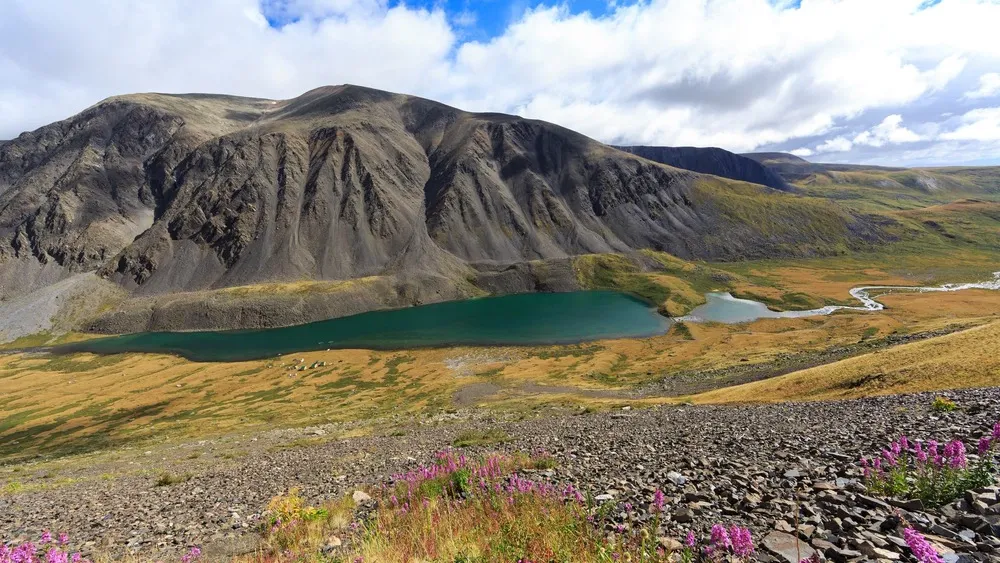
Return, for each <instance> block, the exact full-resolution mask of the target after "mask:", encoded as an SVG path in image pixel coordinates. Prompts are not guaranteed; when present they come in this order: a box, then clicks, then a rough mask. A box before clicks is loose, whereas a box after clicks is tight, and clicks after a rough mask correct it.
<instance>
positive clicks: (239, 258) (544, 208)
mask: <svg viewBox="0 0 1000 563" xmlns="http://www.w3.org/2000/svg"><path fill="white" fill-rule="evenodd" d="M998 270H1000V168H998V167H982V168H919V169H903V168H885V167H873V166H861V165H830V164H818V163H812V162H807V161H805V160H802V159H798V158H797V157H793V156H791V155H786V154H783V153H780V154H779V153H762V154H749V155H737V154H734V153H729V152H728V151H723V150H721V149H699V148H691V147H682V148H672V147H641V146H630V147H612V146H608V145H603V144H601V143H598V142H597V141H594V140H592V139H589V138H587V137H585V136H583V135H580V134H578V133H575V132H572V131H569V130H566V129H563V128H561V127H559V126H556V125H553V124H550V123H545V122H541V121H535V120H527V119H522V118H519V117H515V116H507V115H501V114H477V113H470V112H464V111H462V110H458V109H456V108H452V107H449V106H445V105H443V104H438V103H437V102H433V101H430V100H425V99H422V98H416V97H413V96H405V95H400V94H393V93H389V92H381V91H378V90H372V89H368V88H361V87H356V86H349V85H345V86H334V87H324V88H320V89H317V90H313V91H310V92H307V93H306V94H303V95H302V96H299V97H296V98H294V99H290V100H261V99H254V98H236V97H229V96H209V95H181V96H174V95H160V94H140V95H131V96H121V97H116V98H112V99H109V100H106V101H104V102H102V103H100V104H97V105H96V106H94V107H92V108H89V109H88V110H86V111H84V112H83V113H81V114H79V115H77V116H74V117H72V118H70V119H69V120H67V121H64V122H60V123H57V124H53V125H50V126H47V127H43V128H42V129H40V130H38V131H35V132H30V133H25V134H23V135H21V136H20V137H18V138H17V139H14V140H12V141H7V142H4V143H0V297H2V299H0V339H2V341H3V342H2V343H0V389H2V391H3V393H2V394H0V538H6V537H11V538H13V537H21V536H22V535H24V534H27V533H29V531H31V530H34V529H36V528H40V527H42V528H46V529H47V528H53V529H59V530H67V531H70V532H71V535H72V537H74V538H78V539H79V541H80V542H82V545H83V546H84V548H85V550H86V552H87V553H88V554H89V555H90V556H92V557H93V558H95V559H96V560H101V558H103V560H106V561H123V560H124V561H127V560H128V559H127V558H128V557H135V558H136V561H145V560H146V559H145V558H149V557H154V556H156V557H161V556H162V557H174V556H176V555H179V554H180V553H181V552H182V551H184V550H185V549H187V548H189V547H191V546H201V547H204V548H205V552H206V558H207V560H210V561H215V560H218V561H234V560H236V561H239V560H241V559H239V558H240V557H244V558H246V559H245V560H247V561H259V560H260V559H253V557H254V555H253V554H254V553H257V554H258V555H259V552H258V551H255V550H259V549H263V548H262V547H261V546H262V544H261V537H262V535H261V533H260V530H259V528H260V524H261V522H262V521H263V519H264V518H265V507H266V505H267V502H268V499H270V498H272V497H276V496H277V495H281V494H283V493H286V492H287V491H288V489H289V488H290V487H294V486H301V487H303V488H304V492H303V494H304V495H305V496H306V497H307V500H308V502H312V503H317V504H321V503H334V504H335V503H337V502H340V501H339V500H337V499H342V498H344V495H351V494H352V492H354V491H358V492H361V491H362V490H364V491H368V492H369V493H372V494H376V495H377V494H378V493H377V492H376V490H377V489H376V487H378V486H380V484H385V483H386V481H387V480H391V478H392V475H394V474H396V473H399V472H403V471H407V470H411V469H412V468H413V467H414V466H415V465H417V464H422V463H433V462H432V461H430V460H431V459H432V458H433V456H434V455H435V453H434V452H435V451H439V450H442V449H456V450H458V451H467V452H468V453H469V455H470V456H472V455H479V454H483V455H486V454H489V453H492V452H497V451H501V452H506V453H508V454H511V455H514V454H515V453H516V452H533V453H537V452H539V451H542V450H544V451H546V452H549V454H551V455H552V456H553V458H554V460H553V461H551V466H549V467H548V468H547V469H544V470H542V469H533V470H532V471H530V472H526V474H528V475H531V476H534V477H542V478H544V479H548V480H550V481H552V482H555V483H558V484H559V486H560V487H565V486H569V485H571V486H573V487H578V488H579V489H580V490H583V491H586V492H587V493H588V494H589V495H591V496H601V497H602V498H604V497H605V496H607V497H608V498H605V500H604V501H602V502H611V503H612V504H614V505H615V506H614V507H615V511H616V512H615V514H614V515H612V516H609V518H611V520H608V522H607V527H608V530H612V531H613V530H618V527H619V526H620V527H623V528H628V529H636V530H637V529H638V527H639V526H641V525H645V524H646V523H648V520H649V515H650V514H651V513H650V512H648V511H647V509H646V507H645V506H643V507H642V508H639V509H636V510H634V511H633V510H632V509H631V508H629V509H626V508H624V504H623V503H628V504H629V505H634V506H636V507H639V506H640V505H645V504H647V503H648V499H646V498H645V497H647V496H650V495H652V494H653V491H654V490H659V489H665V490H666V492H667V493H668V497H669V498H668V500H666V501H665V502H666V503H667V506H668V509H669V517H666V518H665V519H664V520H663V521H662V522H661V524H662V526H661V528H659V529H658V533H663V534H669V535H670V536H671V537H673V536H678V537H679V535H680V534H682V533H683V532H685V531H688V530H691V529H700V530H701V531H705V530H707V529H708V527H709V526H710V525H711V523H712V522H715V521H718V520H720V519H733V521H736V522H739V523H741V524H742V525H746V526H750V527H751V528H753V530H754V532H755V533H759V534H760V535H761V536H763V535H766V534H773V533H780V534H784V535H783V536H780V538H779V539H784V540H787V539H788V538H791V536H790V535H789V534H790V533H797V535H798V536H799V538H800V539H801V540H802V543H803V545H805V547H806V549H809V550H812V549H815V550H817V552H822V553H823V554H824V557H828V558H830V559H833V560H838V561H839V560H845V561H847V560H855V559H862V558H864V557H869V558H878V557H876V555H878V554H879V553H882V552H878V551H873V550H874V549H879V550H884V549H889V548H891V547H892V541H893V540H892V539H891V538H890V537H889V536H888V535H887V534H888V532H886V533H883V532H881V531H880V532H878V534H880V535H878V536H876V537H875V538H874V539H873V538H872V537H869V536H867V535H865V534H864V533H863V532H862V531H861V529H862V523H863V526H866V527H867V528H871V527H872V526H875V527H876V528H877V526H878V525H879V523H880V522H882V523H884V522H886V521H887V520H888V519H890V518H892V510H890V508H889V505H885V506H883V505H882V504H879V503H882V501H880V500H877V499H874V498H873V497H870V496H867V492H866V491H865V490H864V489H863V488H862V487H863V485H862V484H861V477H860V473H859V471H860V470H859V469H858V467H857V466H856V465H855V463H854V458H855V457H857V456H858V455H861V453H862V452H865V451H870V450H873V449H874V451H878V448H879V447H881V446H882V445H883V444H884V443H885V442H886V441H887V440H890V439H893V438H895V437H898V436H893V433H895V432H899V431H907V432H913V433H916V434H919V435H921V436H926V437H930V436H933V437H938V438H940V439H944V438H945V435H946V434H948V433H949V432H959V433H960V434H961V436H962V437H963V438H967V437H972V436H973V435H975V434H976V433H979V432H981V431H982V429H983V428H984V427H985V426H984V425H987V423H988V422H989V421H987V420H986V419H988V418H989V417H991V416H993V415H994V414H995V413H996V405H997V397H996V391H995V390H996V387H997V386H998V385H1000V348H998V346H1000V292H998V291H995V290H992V289H990V288H991V287H992V286H991V285H989V284H988V283H984V284H980V286H979V287H970V288H967V289H962V290H961V291H895V290H889V289H886V288H888V287H908V288H921V287H922V288H933V287H937V286H941V285H943V284H961V283H969V282H986V281H987V280H992V279H994V276H995V272H997V271H998ZM864 286H878V287H882V289H872V290H870V291H869V292H868V293H864V294H863V293H862V291H863V290H862V289H859V288H863V287H864ZM852 290H853V292H852ZM869 298H870V299H874V300H875V302H877V303H878V304H881V305H884V308H880V307H877V306H874V305H873V302H872V301H865V300H864V299H869ZM859 299H862V302H860V303H859ZM862 305H867V307H865V306H862ZM819 313H822V314H819ZM695 317H697V318H695ZM717 321H722V322H717ZM939 395H941V396H947V397H950V400H953V401H955V402H956V403H957V407H955V408H956V410H955V411H954V412H952V411H947V412H946V413H944V414H942V413H938V412H937V411H935V410H934V407H932V404H933V403H932V402H933V401H935V398H937V397H938V396H939ZM993 418H996V417H993ZM987 426H988V425H987ZM758 442H759V443H761V444H763V446H762V448H761V449H754V447H753V444H754V443H758ZM820 442H823V443H824V444H825V445H824V446H823V447H820V446H818V445H817V444H818V443H820ZM677 444H683V445H684V447H685V448H686V449H683V451H682V449H678V448H677V447H676V445H677ZM546 465H549V462H546ZM674 473H678V474H682V476H683V477H684V480H683V482H682V480H678V478H677V477H676V476H675V475H674ZM790 473H794V474H795V475H797V476H793V477H785V475H786V474H790ZM800 485H801V486H802V487H803V488H798V487H799V486H800ZM727 491H728V492H727ZM795 491H800V492H802V491H805V492H802V494H803V495H805V496H800V497H798V501H801V502H804V503H810V504H809V506H811V507H812V508H811V509H810V510H811V511H812V514H811V515H809V518H810V519H811V520H810V521H809V522H810V523H807V524H806V526H813V527H814V528H813V530H814V531H815V530H822V529H825V530H826V532H824V533H823V534H822V536H821V534H820V533H819V532H815V535H814V534H813V533H806V532H805V531H802V530H799V531H798V532H796V529H795V528H794V526H797V524H796V523H795V522H794V521H793V520H794V518H795V516H794V515H790V514H791V512H790V509H789V507H788V505H787V504H786V503H788V502H791V501H788V500H785V499H786V498H791V497H792V496H793V495H795V494H796V492H795ZM730 493H731V494H730ZM807 493H808V494H807ZM364 494H365V495H367V494H368V493H364ZM661 494H662V491H661ZM982 494H983V495H987V496H988V495H989V494H991V493H990V492H984V493H982ZM992 494H995V491H994V492H993V493H992ZM758 496H759V497H760V500H759V501H758V500H756V499H757V498H758ZM827 497H836V498H840V497H843V498H844V499H848V498H850V499H851V501H850V503H848V502H847V501H846V500H845V501H843V502H841V501H836V502H834V501H829V498H827ZM358 498H363V497H358ZM747 498H749V499H750V500H746V499H747ZM818 498H825V499H827V500H826V501H824V503H825V504H824V503H819V502H818V501H816V499H818ZM983 498H986V497H983ZM990 498H995V497H990ZM66 499H71V502H72V503H74V505H75V507H77V508H78V509H77V510H67V511H62V512H61V513H60V514H58V515H55V516H47V515H45V514H44V510H42V508H41V507H43V506H52V505H55V504H58V503H59V502H65V501H66ZM609 499H610V500H609ZM865 499H870V500H865ZM798 501H796V502H798ZM827 501H829V502H827ZM893 502H896V501H893ZM983 502H986V501H983ZM990 502H993V503H994V504H995V501H990ZM831 503H832V504H831ZM837 503H840V504H837ZM851 503H853V504H851ZM859 503H860V505H863V506H864V508H857V507H858V506H859ZM334 504H329V506H330V507H332V506H334ZM883 504H884V503H883ZM360 505H361V508H363V509H364V510H367V508H364V507H365V506H367V505H364V502H362V503H360ZM323 506H328V505H327V504H324V505H323ZM351 506H354V505H353V504H352V505H351ZM907 506H909V508H908V509H907V510H911V509H912V510H911V514H910V515H911V517H913V518H922V519H927V521H928V522H931V523H934V524H935V525H937V526H938V528H939V529H937V535H936V536H935V537H936V538H937V539H935V541H937V542H939V543H938V544H939V545H942V546H944V547H945V548H947V549H950V550H951V551H952V553H957V552H961V553H963V554H966V555H968V554H969V553H973V552H976V553H980V552H978V551H976V550H980V549H982V550H983V551H981V553H983V554H987V555H986V556H987V557H988V556H992V555H993V554H996V553H1000V545H995V544H996V543H997V542H995V541H993V540H991V539H989V538H988V536H989V534H988V533H987V532H986V531H985V530H986V529H987V528H988V526H987V528H984V527H983V524H982V523H981V522H979V521H978V520H977V521H976V523H975V525H972V524H969V525H970V526H973V527H974V528H975V530H974V533H973V536H972V537H973V538H974V539H975V541H974V542H972V545H971V547H970V545H969V543H968V542H964V543H963V540H961V539H956V538H961V537H963V536H960V535H959V533H960V532H961V533H965V532H964V531H963V530H964V529H965V528H963V526H966V525H965V524H963V523H962V522H964V521H963V520H962V519H961V518H962V517H961V516H955V518H952V519H950V520H949V519H948V518H944V517H941V516H940V515H936V513H933V512H932V511H930V509H928V510H927V511H926V512H923V511H921V510H917V509H914V508H913V506H912V505H907ZM990 506H992V505H990ZM136 507H138V510H139V511H140V512H141V515H135V514H133V511H134V510H136ZM591 508H593V507H591ZM960 508H961V507H959V508H957V509H955V510H959V509H960ZM324 510H326V509H324ZM330 510H331V511H332V510H333V508H330ZM588 510H590V508H588ZM601 510H603V509H601ZM609 510H610V509H609ZM688 510H690V511H691V513H690V514H688V512H687V511H688ZM961 510H965V509H961ZM988 510H992V508H989V507H988ZM844 511H848V512H844ZM966 512H967V511H966ZM330 514H331V517H330V522H328V523H327V524H329V525H331V526H334V525H335V523H334V520H337V518H340V516H337V517H336V518H334V516H333V515H332V514H333V512H331V513H330ZM622 514H624V516H622ZM956 514H958V513H956ZM961 514H965V512H961ZM984 514H985V516H984V517H986V516H993V515H992V514H986V513H984ZM591 515H593V514H591ZM834 515H838V516H836V518H838V519H840V520H841V522H843V521H845V520H850V521H852V522H855V523H856V527H855V528H853V529H848V528H847V527H844V526H841V524H836V523H835V522H836V521H835V520H834ZM348 516H350V518H348V521H353V520H352V519H353V518H354V515H353V514H351V515H348ZM970 518H971V517H970ZM337 521H339V520H337ZM781 522H784V524H781ZM824 526H825V527H826V528H823V527H824ZM833 526H841V529H840V530H839V531H837V532H834V531H833ZM928 527H929V526H928ZM806 530H809V528H807V529H806ZM606 531H607V530H606ZM310 533H312V532H310ZM324 533H325V534H327V535H329V534H333V533H335V534H336V538H337V541H338V542H339V541H341V539H340V538H341V537H343V538H344V539H345V541H349V540H347V538H348V537H351V534H350V533H349V532H346V531H344V530H342V529H340V528H337V529H336V530H334V531H330V530H325V529H324ZM615 533H617V532H615ZM263 535H264V536H266V533H265V534H263ZM785 536H787V537H785ZM831 537H832V538H833V539H830V538H831ZM314 539H315V538H314ZM664 539H666V538H664ZM793 539H794V538H793ZM834 540H836V541H834ZM303 541H305V540H303ZM309 541H312V540H309ZM323 541H330V542H332V540H330V539H329V538H326V537H324V538H323ZM355 541H361V540H360V539H359V538H357V537H355ZM991 541H992V543H991ZM824 542H825V543H824ZM942 542H943V543H942ZM827 544H829V545H827ZM980 546H982V547H980ZM328 547H329V546H328V545H325V544H324V545H311V544H310V547H309V549H311V550H312V551H315V552H319V551H322V552H323V553H326V554H329V553H335V554H336V553H340V552H341V551H343V552H344V553H347V551H344V550H341V551H337V549H339V548H338V547H337V546H334V547H329V549H328ZM800 547H801V546H800ZM347 548H352V549H353V547H352V546H351V545H350V544H348V545H347V546H345V548H344V549H347ZM268 549H270V548H268ZM862 549H863V550H865V553H862V554H861V555H860V556H858V557H854V556H853V555H850V554H853V553H861V551H860V550H862ZM323 550H326V551H323ZM990 550H992V551H990ZM766 552H767V553H768V554H770V555H767V557H777V558H778V559H770V560H778V561H789V560H790V559H788V557H784V556H782V555H781V550H780V549H777V548H775V547H773V546H772V547H768V548H767V549H766ZM785 553H786V554H787V550H786V552H785ZM845 553H846V554H848V555H844V554H845ZM872 554H875V555H872ZM963 556H964V555H963ZM323 557H326V555H324V556H323ZM331 557H332V556H331ZM762 557H763V555H762ZM781 557H784V559H781ZM174 558H175V557H174ZM103 560H102V563H103ZM316 560H317V561H327V560H331V561H333V560H338V559H316ZM373 560H375V561H378V560H379V559H377V558H376V559H373ZM764 560H768V559H764ZM981 560H988V559H981ZM792 563H798V561H794V562H792Z"/></svg>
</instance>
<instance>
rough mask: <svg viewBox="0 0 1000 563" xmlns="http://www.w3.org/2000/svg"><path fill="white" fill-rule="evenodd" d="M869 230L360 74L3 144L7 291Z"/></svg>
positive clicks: (459, 270)
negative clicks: (94, 274)
mask: <svg viewBox="0 0 1000 563" xmlns="http://www.w3.org/2000/svg"><path fill="white" fill-rule="evenodd" d="M713 158H716V157H713ZM695 160H698V159H695ZM723 160H725V159H723ZM724 168H725V167H724ZM722 171H723V172H726V171H727V170H722ZM735 172H741V171H740V170H735ZM758 172H759V171H758ZM745 176H746V178H747V179H755V178H756V176H754V175H753V174H746V175H745ZM762 178H763V177H762ZM765 180H767V178H763V179H762V180H761V181H765ZM767 181H769V182H771V183H774V182H773V181H771V180H767ZM885 238H887V235H886V234H885V233H884V231H883V229H882V228H881V227H880V226H879V224H878V222H877V221H875V220H873V219H872V218H871V217H870V216H867V215H864V214H860V213H856V212H851V211H848V210H845V209H844V208H841V207H840V206H838V205H836V204H834V203H832V202H829V201H825V200H823V199H821V198H809V197H800V196H795V195H790V194H786V193H782V192H780V191H777V190H772V189H769V188H767V187H764V186H761V185H756V184H749V183H744V182H735V181H731V180H726V179H722V178H719V177H715V176H706V175H701V174H697V173H695V172H691V171H687V170H681V169H678V168H673V167H670V166H664V165H661V164H658V163H656V162H652V161H650V160H648V159H646V158H640V157H638V156H634V155H632V154H627V153H625V152H622V151H619V150H616V149H614V148H612V147H608V146H606V145H603V144H601V143H598V142H596V141H594V140H592V139H589V138H587V137H584V136H583V135H580V134H578V133H574V132H572V131H569V130H567V129H564V128H562V127H559V126H556V125H553V124H550V123H545V122H541V121H534V120H527V119H522V118H518V117H513V116H509V115H500V114H473V113H468V112H463V111H461V110H458V109H455V108H451V107H448V106H445V105H442V104H439V103H436V102H433V101H429V100H425V99H421V98H416V97H412V96H405V95H398V94H392V93H388V92H382V91H377V90H371V89H367V88H362V87H357V86H337V87H324V88H319V89H316V90H313V91H310V92H308V93H306V94H304V95H302V96H300V97H298V98H295V99H292V100H287V101H273V100H261V99H251V98H235V97H228V96H212V95H160V94H142V95H132V96H123V97H117V98H112V99H109V100H106V101H104V102H102V103H100V104H97V105H96V106H94V107H92V108H89V109H88V110H86V111H84V112H82V113H81V114H79V115H77V116H74V117H72V118H70V119H68V120H66V121H63V122H59V123H55V124H52V125H49V126H46V127H43V128H41V129H39V130H37V131H34V132H31V133H25V134H22V135H21V136H19V137H18V138H16V139H13V140H11V141H8V142H6V143H4V144H3V145H0V295H3V296H4V297H5V298H11V297H13V296H16V295H18V294H22V293H25V292H29V291H31V290H34V289H37V288H40V287H45V286H48V285H50V284H52V283H55V282H57V281H59V280H61V279H66V278H68V277H69V276H71V275H74V274H76V273H79V272H87V271H95V270H96V271H98V273H99V275H101V276H102V277H104V278H106V279H109V280H111V281H114V282H116V283H118V284H120V285H121V286H123V287H124V288H126V289H128V290H130V291H132V292H133V293H134V294H138V295H157V294H166V293H173V292H177V291H199V290H206V289H215V288H222V287H231V286H239V285H246V284H254V283H264V282H273V281H293V280H302V279H319V280H336V279H352V278H360V277H366V276H397V277H398V276H403V277H424V278H429V277H437V278H440V279H444V280H449V283H452V284H453V285H454V284H461V283H467V281H466V280H468V279H470V275H471V272H473V271H474V269H473V268H472V267H470V265H482V264H518V263H523V262H526V261H530V260H536V259H558V258H563V257H567V256H573V255H580V254H587V253H607V252H612V253H614V252H627V251H630V250H634V249H641V248H652V249H656V250H662V251H666V252H669V253H671V254H675V255H678V256H681V257H695V258H707V259H723V260H732V259H742V258H761V257H770V256H793V255H813V254H822V253H832V252H843V251H844V250H847V249H851V248H859V247H864V246H867V245H870V244H872V243H877V242H879V241H882V240H884V239H885Z"/></svg>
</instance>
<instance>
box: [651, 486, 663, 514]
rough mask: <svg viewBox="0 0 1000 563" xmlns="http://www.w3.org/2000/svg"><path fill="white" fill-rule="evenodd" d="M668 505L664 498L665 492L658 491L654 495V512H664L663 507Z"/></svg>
mask: <svg viewBox="0 0 1000 563" xmlns="http://www.w3.org/2000/svg"><path fill="white" fill-rule="evenodd" d="M664 504H666V498H665V497H664V496H663V491H661V490H660V489H656V492H655V493H653V512H663V505H664Z"/></svg>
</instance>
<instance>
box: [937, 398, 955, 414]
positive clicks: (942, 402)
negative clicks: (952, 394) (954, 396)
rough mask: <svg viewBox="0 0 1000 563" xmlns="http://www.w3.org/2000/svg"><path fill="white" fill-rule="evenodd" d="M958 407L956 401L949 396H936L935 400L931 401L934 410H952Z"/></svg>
mask: <svg viewBox="0 0 1000 563" xmlns="http://www.w3.org/2000/svg"><path fill="white" fill-rule="evenodd" d="M957 408H958V405H956V404H955V401H952V400H951V399H949V398H948V397H934V402H933V403H931V410H933V411H934V412H951V411H953V410H955V409H957Z"/></svg>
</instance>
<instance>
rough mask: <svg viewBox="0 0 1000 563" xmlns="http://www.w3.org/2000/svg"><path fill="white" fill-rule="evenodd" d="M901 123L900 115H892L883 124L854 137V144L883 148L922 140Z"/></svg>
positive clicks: (901, 117)
mask: <svg viewBox="0 0 1000 563" xmlns="http://www.w3.org/2000/svg"><path fill="white" fill-rule="evenodd" d="M901 123H903V116H901V115H899V114H898V113H896V114H893V115H890V116H888V117H886V118H885V119H883V120H882V123H879V124H878V125H876V126H875V127H872V128H871V129H869V130H867V131H863V132H861V133H860V134H858V135H857V136H856V137H854V144H855V145H868V146H870V147H881V146H885V145H886V144H889V143H914V142H916V141H920V140H921V138H920V135H917V134H916V133H914V132H913V131H910V130H909V129H907V128H906V127H903V126H902V125H901Z"/></svg>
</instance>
